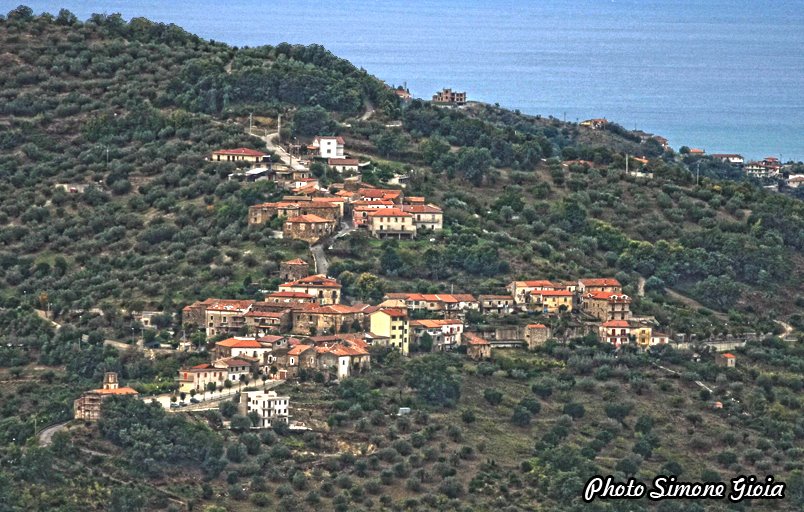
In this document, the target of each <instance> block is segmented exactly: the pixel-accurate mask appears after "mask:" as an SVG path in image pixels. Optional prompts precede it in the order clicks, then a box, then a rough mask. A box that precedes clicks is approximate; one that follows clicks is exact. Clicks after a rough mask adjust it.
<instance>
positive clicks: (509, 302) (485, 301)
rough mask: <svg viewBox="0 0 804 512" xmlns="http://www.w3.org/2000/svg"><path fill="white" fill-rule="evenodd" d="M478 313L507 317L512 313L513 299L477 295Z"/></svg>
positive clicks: (506, 296) (505, 296) (502, 296)
mask: <svg viewBox="0 0 804 512" xmlns="http://www.w3.org/2000/svg"><path fill="white" fill-rule="evenodd" d="M477 301H478V303H479V304H480V312H481V313H483V314H484V315H488V314H492V313H493V314H496V315H509V314H511V313H513V312H514V310H515V304H514V298H513V297H512V296H510V295H478V296H477Z"/></svg>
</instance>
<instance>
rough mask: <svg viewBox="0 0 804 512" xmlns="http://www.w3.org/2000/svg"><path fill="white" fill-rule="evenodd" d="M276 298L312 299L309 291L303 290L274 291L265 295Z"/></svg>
mask: <svg viewBox="0 0 804 512" xmlns="http://www.w3.org/2000/svg"><path fill="white" fill-rule="evenodd" d="M268 297H271V298H277V299H312V298H314V297H313V296H312V295H310V294H309V293H304V292H274V293H272V294H270V295H267V296H266V298H268Z"/></svg>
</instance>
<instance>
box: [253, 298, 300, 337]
mask: <svg viewBox="0 0 804 512" xmlns="http://www.w3.org/2000/svg"><path fill="white" fill-rule="evenodd" d="M263 304H264V303H262V302H255V303H254V305H253V306H252V307H251V310H250V311H248V312H247V313H246V331H247V332H248V333H249V334H253V335H255V336H265V335H268V334H278V333H282V332H287V330H288V329H290V326H291V325H292V321H293V317H292V316H291V311H292V309H291V308H290V307H289V308H287V309H281V310H279V311H276V310H275V309H274V308H273V307H272V306H273V305H274V303H271V305H270V306H264V305H263Z"/></svg>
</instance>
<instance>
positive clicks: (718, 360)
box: [715, 352, 737, 368]
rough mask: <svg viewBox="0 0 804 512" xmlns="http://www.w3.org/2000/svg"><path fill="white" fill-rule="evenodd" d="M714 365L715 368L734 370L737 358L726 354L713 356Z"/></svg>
mask: <svg viewBox="0 0 804 512" xmlns="http://www.w3.org/2000/svg"><path fill="white" fill-rule="evenodd" d="M715 364H716V365H717V366H725V367H726V368H734V367H735V366H737V357H735V355H734V354H730V353H728V352H726V353H725V354H717V355H715Z"/></svg>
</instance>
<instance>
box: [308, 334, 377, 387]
mask: <svg viewBox="0 0 804 512" xmlns="http://www.w3.org/2000/svg"><path fill="white" fill-rule="evenodd" d="M316 355H317V356H318V361H317V366H318V369H319V370H321V371H326V372H329V373H331V374H334V375H336V376H337V378H338V379H345V378H347V377H350V376H352V375H357V374H360V373H362V372H363V371H365V370H367V369H369V368H371V355H369V352H368V345H367V344H366V343H365V342H364V341H363V340H362V339H359V338H348V339H342V340H340V341H338V342H337V343H335V344H328V345H324V346H316Z"/></svg>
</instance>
